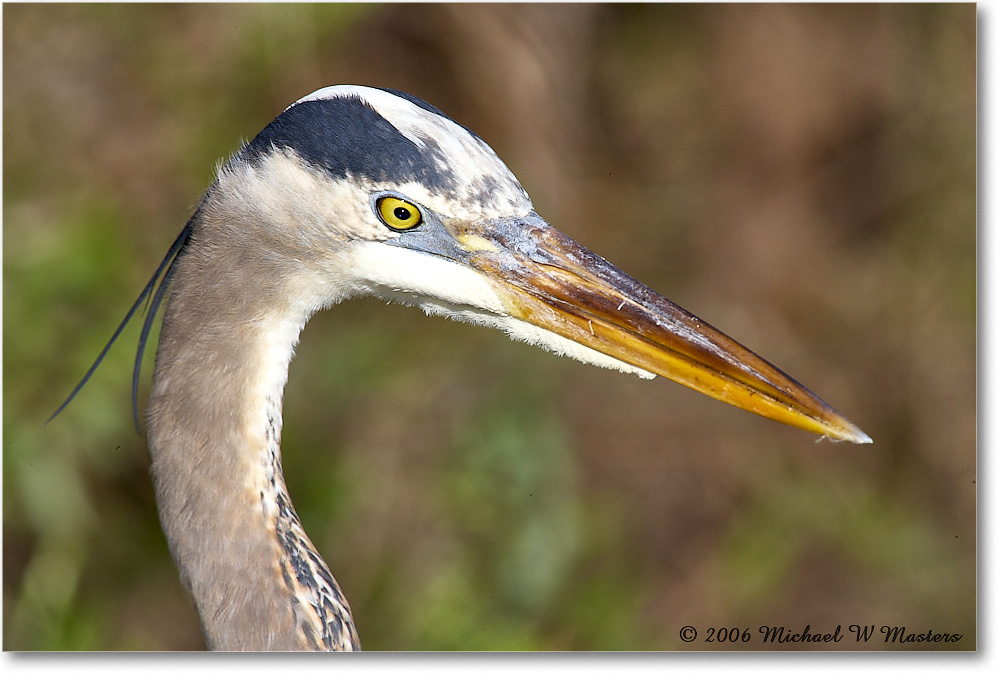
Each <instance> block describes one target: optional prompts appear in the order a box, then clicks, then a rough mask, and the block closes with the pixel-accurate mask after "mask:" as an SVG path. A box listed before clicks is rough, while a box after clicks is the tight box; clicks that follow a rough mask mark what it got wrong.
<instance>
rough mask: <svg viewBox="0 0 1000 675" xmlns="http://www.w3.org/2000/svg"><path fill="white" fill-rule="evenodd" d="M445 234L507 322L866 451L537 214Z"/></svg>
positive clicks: (764, 365) (849, 428) (759, 362)
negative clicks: (492, 292) (498, 302)
mask: <svg viewBox="0 0 1000 675" xmlns="http://www.w3.org/2000/svg"><path fill="white" fill-rule="evenodd" d="M448 229H449V230H451V234H452V236H453V237H454V238H455V241H456V242H458V243H459V245H460V246H461V247H462V248H463V249H465V251H466V252H467V253H468V257H467V258H466V263H467V264H469V265H470V266H472V267H473V268H475V269H478V270H479V271H480V272H482V273H483V274H485V275H486V276H487V278H489V279H490V281H491V283H492V284H493V285H494V287H495V289H496V291H497V292H498V294H499V295H500V297H501V299H502V300H503V302H504V303H505V305H506V307H507V309H508V311H509V312H510V314H511V315H512V316H514V317H516V318H518V319H521V320H523V321H526V322H528V323H531V324H534V325H536V326H539V327H541V328H544V329H546V330H549V331H552V332H553V333H556V334H558V335H560V336H562V337H564V338H567V339H570V340H573V341H574V342H578V343H580V344H583V345H586V346H587V347H590V348H592V349H594V350H596V351H598V352H601V353H603V354H606V355H608V356H611V357H613V358H615V359H618V360H620V361H624V362H625V363H628V364H630V365H632V366H635V367H637V368H641V369H643V370H647V371H649V372H651V373H655V374H657V375H662V376H664V377H667V378H670V379H671V380H674V381H675V382H679V383H680V384H683V385H685V386H687V387H690V388H692V389H694V390H696V391H700V392H701V393H703V394H706V395H708V396H711V397H712V398H716V399H718V400H720V401H724V402H726V403H729V404H731V405H734V406H736V407H738V408H743V409H744V410H749V411H751V412H754V413H757V414H758V415H762V416H764V417H768V418H770V419H773V420H777V421H779V422H783V423H785V424H789V425H792V426H795V427H799V428H802V429H806V430H807V431H811V432H813V433H816V434H820V435H822V436H825V437H827V438H830V439H834V440H845V441H851V442H853V443H871V442H872V441H871V438H870V437H869V436H868V435H867V434H866V433H865V432H863V431H862V430H861V429H859V428H858V427H857V426H855V425H854V424H852V423H851V422H850V421H848V420H847V419H846V418H845V417H843V416H842V415H840V414H839V413H838V412H837V411H836V410H834V409H833V408H832V407H831V406H830V405H828V404H827V403H826V402H825V401H823V400H822V399H820V398H819V397H818V396H816V395H815V394H813V393H812V392H811V391H809V390H808V389H806V388H805V387H803V386H802V385H801V384H799V383H798V382H796V381H795V380H793V379H792V378H791V377H789V376H788V375H786V374H785V373H783V372H782V371H780V370H779V369H778V368H776V367H774V366H773V365H771V364H770V363H768V362H767V361H765V360H764V359H762V358H761V357H759V356H757V355H756V354H755V353H753V352H752V351H750V350H749V349H747V348H746V347H744V346H743V345H741V344H739V343H738V342H736V341H735V340H733V339H732V338H730V337H728V336H727V335H725V334H724V333H722V332H720V331H719V330H717V329H715V328H713V327H712V326H710V325H709V324H707V323H705V322H704V321H702V320H701V319H699V318H698V317H696V316H694V315H692V314H690V313H689V312H687V311H686V310H684V309H682V308H681V307H678V306H677V305H675V304H674V303H672V302H670V301H669V300H667V299H666V298H664V297H662V296H660V295H659V294H657V293H656V292H654V291H653V290H651V289H649V288H648V287H646V286H644V285H642V284H641V283H639V282H638V281H636V280H635V279H632V278H631V277H629V276H628V275H626V274H625V273H623V272H622V271H621V270H619V269H618V268H616V267H614V266H613V265H611V264H610V263H608V262H607V261H606V260H604V259H603V258H601V257H600V256H598V255H595V254H594V253H591V252H590V251H588V250H587V249H586V248H584V247H583V246H581V245H580V244H578V243H576V242H575V241H573V240H572V239H570V238H569V237H567V236H565V235H564V234H562V233H560V232H559V231H557V230H555V229H554V228H552V227H550V226H549V225H548V224H546V223H545V221H543V220H542V219H540V218H538V217H537V216H535V215H534V214H532V215H531V216H529V218H527V219H519V222H517V223H506V224H505V223H500V224H498V223H497V222H495V221H494V222H492V223H484V224H482V225H468V224H466V225H464V226H462V227H461V228H460V229H459V231H455V226H454V225H453V226H452V227H449V228H448ZM470 244H471V245H470Z"/></svg>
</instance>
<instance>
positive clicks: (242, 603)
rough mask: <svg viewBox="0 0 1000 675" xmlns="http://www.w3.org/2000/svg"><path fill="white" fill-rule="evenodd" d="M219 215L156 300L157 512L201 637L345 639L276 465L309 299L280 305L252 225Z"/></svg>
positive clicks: (348, 641) (252, 645)
mask: <svg viewBox="0 0 1000 675" xmlns="http://www.w3.org/2000/svg"><path fill="white" fill-rule="evenodd" d="M212 199H213V196H212V194H211V193H210V194H209V196H208V197H206V200H207V201H210V200H212ZM209 206H211V204H209ZM226 215H227V214H225V213H220V212H219V209H218V208H215V209H213V208H203V209H202V215H201V216H200V218H199V220H198V222H196V223H195V226H194V230H193V232H192V239H191V241H190V242H189V244H188V246H187V248H186V250H184V251H183V252H182V253H181V255H180V257H179V258H178V260H177V262H176V264H175V268H174V276H173V279H172V282H171V290H170V293H171V295H170V299H169V300H168V303H167V306H166V309H165V313H164V319H163V328H162V330H161V333H160V341H159V347H158V349H157V357H156V369H155V374H154V378H153V390H152V394H151V397H150V405H149V411H148V436H149V450H150V455H151V457H152V472H153V477H154V481H155V484H156V494H157V504H158V506H159V511H160V519H161V521H162V523H163V529H164V532H165V533H166V536H167V541H168V543H169V545H170V550H171V553H172V555H173V557H174V559H175V561H176V563H177V565H178V567H179V568H180V572H181V577H182V579H183V581H184V583H185V584H186V585H187V586H188V588H189V589H190V591H191V593H192V595H193V597H194V600H195V604H196V605H197V607H198V612H199V615H200V616H201V621H202V625H203V627H204V630H205V635H206V639H207V641H208V644H209V646H210V647H211V648H214V649H224V650H297V649H356V648H358V637H357V633H356V632H355V629H354V624H353V621H352V619H351V614H350V608H349V606H348V604H347V600H346V599H345V598H344V596H343V594H342V593H341V591H340V588H339V587H338V586H337V583H336V581H334V579H333V577H332V575H331V574H330V571H329V569H328V568H327V566H326V563H324V562H323V560H322V558H320V556H319V554H318V553H317V552H316V549H315V548H314V547H313V545H312V543H311V542H310V541H309V538H308V537H307V536H306V534H305V532H304V531H303V529H302V525H301V523H300V522H299V518H298V516H297V515H296V513H295V510H294V508H293V507H292V502H291V499H290V498H289V496H288V493H287V491H286V489H285V482H284V478H283V476H282V472H281V450H280V439H281V404H282V396H283V391H284V385H285V381H286V379H287V374H288V363H289V361H290V359H291V357H292V352H293V349H294V346H295V343H296V342H297V340H298V335H299V332H300V331H301V329H302V326H303V325H304V324H305V322H306V320H307V319H308V318H309V317H308V315H309V313H310V312H311V311H312V310H311V309H303V308H296V307H293V306H290V305H289V304H288V302H289V301H288V300H287V297H288V294H287V293H286V292H285V291H286V290H287V289H284V288H282V284H283V283H284V281H283V278H284V277H283V276H282V275H281V274H279V273H278V270H277V269H269V268H268V265H275V264H276V263H275V262H274V261H273V260H270V261H269V260H268V258H267V257H266V256H261V255H260V254H259V252H258V251H259V250H260V248H259V247H258V246H256V245H255V244H256V243H257V242H254V240H253V239H254V237H253V228H249V229H247V230H243V231H237V230H236V229H235V228H234V222H235V223H236V224H239V223H238V218H236V216H238V215H239V214H228V216H230V217H225V216H226Z"/></svg>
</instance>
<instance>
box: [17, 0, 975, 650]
mask: <svg viewBox="0 0 1000 675" xmlns="http://www.w3.org/2000/svg"><path fill="white" fill-rule="evenodd" d="M3 32H4V35H3V49H4V53H3V97H4V98H3V101H4V111H3V114H4V119H3V123H4V126H3V131H4V137H3V155H4V158H3V159H4V173H3V179H4V184H3V190H4V193H3V194H4V199H3V201H4V211H3V247H4V250H3V255H4V260H3V262H4V278H3V282H4V298H3V301H4V302H3V305H4V306H3V312H4V314H3V318H4V335H3V338H4V346H3V349H4V354H3V356H4V372H3V391H4V396H3V413H4V415H3V436H4V437H3V443H4V444H3V462H4V464H3V469H4V504H3V506H4V529H3V555H4V565H3V570H4V572H3V573H4V579H3V612H4V644H3V647H4V649H152V650H157V649H199V648H202V647H203V642H202V638H201V635H200V630H199V625H198V621H197V617H196V615H195V613H194V611H193V608H192V605H191V602H190V600H189V599H188V597H187V595H186V594H185V593H184V592H183V590H182V589H181V587H180V585H179V583H178V581H177V577H176V572H175V570H174V568H173V565H172V562H171V561H170V558H169V555H168V552H167V549H166V545H165V543H164V541H163V538H162V535H161V533H160V530H159V526H158V523H157V520H156V512H155V506H154V503H153V499H152V489H151V486H150V483H149V477H148V474H147V465H148V459H147V455H146V451H145V448H144V444H143V441H142V439H141V437H140V436H138V435H137V434H136V432H135V430H134V429H133V428H132V426H131V414H130V409H129V406H130V402H129V381H130V376H129V374H130V364H131V358H132V356H133V353H134V351H133V350H134V344H135V340H136V337H137V334H138V331H137V329H136V327H134V326H133V327H132V329H131V330H130V331H128V332H127V333H126V334H125V335H124V336H123V339H122V341H121V343H120V344H118V345H117V346H116V348H115V349H114V350H113V351H112V352H111V355H110V357H109V359H108V361H106V363H105V365H104V366H103V367H102V369H101V370H100V371H99V372H98V374H97V375H96V376H95V378H94V379H93V380H92V381H91V382H90V384H89V385H88V386H87V388H86V389H84V390H83V392H82V393H81V395H80V396H79V397H78V399H77V400H76V401H75V402H74V403H73V405H72V406H71V407H70V408H69V409H67V410H66V412H65V413H64V414H63V415H62V416H60V417H59V418H57V419H56V420H55V421H54V422H53V423H51V424H49V425H48V426H46V427H44V428H43V427H42V426H41V425H42V422H43V421H44V420H45V419H46V417H48V415H49V414H50V413H51V412H52V410H54V409H55V407H56V406H57V405H58V404H59V402H60V401H61V400H62V398H63V397H64V396H65V395H66V394H67V393H68V392H69V391H70V389H71V388H72V386H73V384H74V383H75V381H76V380H77V379H79V377H80V376H81V375H82V374H83V372H84V371H85V370H86V368H87V366H88V365H89V363H90V362H91V360H92V359H93V358H94V356H96V354H97V352H98V351H99V350H100V347H101V346H102V344H103V343H104V341H105V340H106V339H107V337H108V336H109V335H110V333H111V331H112V329H113V328H114V326H115V325H116V324H117V321H118V320H119V318H120V317H121V316H122V315H123V314H124V312H125V310H126V309H127V308H128V306H129V304H130V303H131V302H132V300H133V298H134V297H135V296H136V295H137V294H138V292H139V290H140V288H141V287H142V285H143V284H144V283H145V281H146V279H147V278H148V276H149V275H150V274H151V273H152V271H153V269H154V268H155V267H156V264H157V263H158V261H159V259H160V258H161V256H162V254H163V253H164V252H165V251H166V249H167V247H168V246H169V244H170V242H171V241H172V240H173V238H174V236H175V235H176V233H177V232H178V231H179V230H180V228H181V227H182V226H183V224H184V222H185V220H186V218H187V217H188V216H189V214H190V212H191V210H192V208H193V206H194V205H195V204H196V203H197V200H198V198H199V194H200V192H201V190H202V189H204V187H205V186H207V185H208V183H209V182H210V181H211V179H212V172H213V169H214V167H215V164H216V162H217V161H218V160H219V159H220V158H222V157H224V156H226V155H227V154H228V153H231V152H232V151H233V150H235V149H236V148H237V147H238V145H239V143H240V141H241V139H249V138H251V137H253V135H254V134H255V133H256V132H257V131H258V130H260V129H261V128H262V127H263V126H264V125H265V124H266V123H267V122H269V121H270V120H271V119H272V118H273V117H274V116H275V115H277V114H278V113H279V112H280V111H281V110H282V109H283V108H284V107H285V106H286V105H288V104H289V103H290V102H292V101H294V100H295V99H297V98H299V97H300V96H302V95H304V94H307V93H309V92H311V91H313V90H315V89H317V88H319V87H321V86H324V85H328V84H335V83H363V84H371V85H376V86H386V87H393V88H399V89H403V90H406V91H409V92H411V93H413V94H416V95H418V96H420V97H422V98H424V99H426V100H428V101H430V102H431V103H433V104H434V105H436V106H438V107H439V108H441V109H442V110H444V111H445V112H447V113H448V114H449V115H450V116H452V117H453V118H454V119H456V120H458V121H459V122H461V123H463V124H465V125H467V126H469V127H470V128H472V129H474V130H475V131H476V132H477V133H478V134H480V135H481V136H482V137H483V138H484V139H486V140H487V142H489V143H490V144H491V145H492V146H493V147H494V148H495V149H496V150H497V152H498V153H499V154H500V156H501V157H502V158H504V159H505V161H506V162H507V163H508V165H509V166H510V167H511V168H512V170H513V171H514V172H515V173H516V174H517V175H518V176H519V178H520V179H521V182H522V183H523V185H524V186H525V187H526V189H527V190H528V191H529V193H530V194H531V195H532V197H533V199H534V202H535V206H536V208H537V210H538V212H539V213H540V214H542V215H543V216H544V217H546V218H547V219H548V220H549V221H550V222H552V223H553V224H554V225H556V226H557V227H559V228H560V229H562V230H563V231H565V232H567V233H568V234H570V235H571V236H573V237H574V238H576V239H577V240H579V241H581V242H583V243H584V244H585V245H587V246H588V247H590V248H592V249H593V250H595V251H597V252H599V253H601V254H603V255H604V256H605V257H607V258H608V259H610V260H611V261H613V262H614V263H616V264H617V265H619V266H620V267H621V268H623V269H624V270H626V271H628V272H629V273H630V274H632V275H633V276H635V277H637V278H639V279H641V280H643V281H644V282H646V283H647V284H649V285H650V286H652V287H653V288H655V289H658V290H660V291H662V292H663V293H664V294H665V295H667V296H668V297H670V298H671V299H673V300H675V301H676V302H678V303H680V304H681V305H683V306H684V307H686V308H688V309H690V310H691V311H693V312H695V313H696V314H698V315H700V316H701V317H703V318H704V319H706V320H708V321H710V322H711V323H713V324H715V325H716V326H718V327H720V328H721V329H723V330H725V331H726V332H727V333H729V334H731V335H733V336H734V337H736V338H737V339H739V340H740V341H741V342H743V343H744V344H746V345H748V346H750V347H751V348H753V349H755V350H756V351H758V352H760V353H761V354H762V355H763V356H765V357H766V358H768V359H770V360H773V361H774V362H775V363H777V364H778V365H779V366H781V367H782V368H783V369H785V370H787V371H788V372H789V373H791V374H792V375H793V376H795V377H796V378H798V379H800V380H802V381H803V382H805V383H806V384H807V385H808V386H810V388H812V389H814V390H815V391H816V392H818V393H819V394H820V395H821V396H823V397H824V398H825V399H827V400H829V401H830V402H831V403H832V404H833V405H835V406H836V407H837V408H839V409H840V410H841V412H843V413H844V414H846V415H847V416H848V417H850V418H851V419H853V420H854V421H855V422H857V423H858V424H859V425H860V426H861V427H862V428H864V429H865V430H866V431H867V432H868V433H870V434H871V435H872V436H873V437H874V439H875V444H874V445H872V446H866V447H855V446H848V445H845V444H839V445H834V444H831V443H828V442H816V441H815V439H814V438H813V437H811V436H810V435H808V434H806V433H804V432H800V431H796V430H792V429H788V428H784V427H782V426H780V425H778V424H775V423H772V422H769V421H766V420H762V419H759V418H756V417H754V416H752V415H750V414H747V413H744V412H741V411H738V410H735V409H733V408H730V407H728V406H724V405H721V404H718V403H716V402H714V401H711V400H709V399H707V398H704V397H701V396H698V395H696V394H694V393H692V392H689V391H688V390H686V389H683V388H681V387H679V386H677V385H674V384H672V383H669V382H666V381H663V380H656V381H653V382H645V381H641V380H639V379H637V378H631V377H627V376H623V375H619V374H615V373H611V372H607V371H602V370H598V369H594V368H590V367H586V366H583V365H580V364H576V363H573V362H569V361H564V360H560V359H557V358H555V357H553V356H551V355H548V354H545V353H543V352H540V351H537V350H533V349H532V348H530V347H527V346H524V345H519V344H512V343H509V342H508V341H507V340H506V339H504V338H503V336H501V335H499V334H494V333H492V332H489V331H485V330H482V329H479V328H473V327H468V326H463V325H458V324H452V323H450V322H447V321H444V320H441V319H427V318H425V317H424V316H422V315H421V314H420V313H419V312H418V311H415V310H412V309H404V308H400V307H386V306H384V305H383V304H381V303H379V302H375V301H358V302H353V303H350V304H347V305H344V306H341V307H337V308H335V309H334V310H333V311H332V312H328V313H326V314H324V315H321V316H319V317H317V318H316V319H314V321H313V322H312V323H311V324H310V325H309V327H308V328H307V330H306V331H305V333H304V334H303V340H302V344H301V347H300V350H299V354H298V356H297V357H296V360H295V361H294V362H293V364H292V372H291V374H290V381H289V385H288V389H287V392H286V402H285V413H286V420H285V438H284V449H285V459H284V465H285V470H286V473H287V479H288V484H289V488H290V491H291V494H292V495H293V497H294V499H295V503H296V505H297V507H298V510H299V513H300V515H301V517H302V520H303V522H304V524H305V526H306V529H307V530H308V531H309V533H310V535H311V536H312V538H313V540H314V541H315V542H316V544H317V546H318V548H319V549H320V550H321V551H322V552H323V554H324V555H325V556H326V558H327V560H328V561H329V563H330V566H331V568H332V570H333V571H334V574H335V575H336V576H337V578H338V579H339V581H340V583H341V585H342V586H343V588H344V590H345V592H346V593H347V595H348V597H349V598H350V601H351V604H352V606H353V609H354V613H355V616H356V619H357V623H358V628H359V632H360V634H361V639H362V645H363V646H364V647H365V648H367V649H527V650H535V649H543V650H551V649H560V650H562V649H570V650H575V649H613V650H617V649H668V650H672V649H677V650H683V649H710V650H714V649H731V648H751V649H757V648H761V645H760V641H759V640H758V639H757V638H756V636H755V639H754V640H753V641H752V642H751V643H749V644H737V645H729V644H706V643H705V642H702V641H701V640H700V639H699V640H698V641H696V642H694V643H691V644H686V643H684V642H682V641H681V640H680V639H679V636H678V632H679V630H680V628H681V627H682V626H684V625H692V626H695V627H697V628H698V629H699V630H700V631H701V634H702V636H704V635H705V634H706V633H705V632H706V630H707V629H708V628H709V627H722V628H729V627H739V628H746V627H749V628H751V629H752V630H756V627H757V626H759V625H762V624H775V625H784V626H787V627H789V628H792V629H795V630H801V629H802V628H803V627H804V626H805V624H810V626H811V627H812V630H813V631H814V632H825V631H830V630H833V629H834V628H835V627H836V625H837V624H842V625H843V627H844V628H843V629H844V630H845V631H846V628H847V625H848V624H851V623H860V624H876V626H881V625H882V624H889V625H901V626H906V627H907V628H908V629H909V630H911V631H916V632H925V631H927V630H929V629H930V630H934V631H939V632H951V633H962V634H964V637H963V638H962V640H961V641H959V642H957V643H954V644H943V643H936V644H933V645H932V646H933V647H935V648H943V649H953V648H954V649H972V648H975V646H976V511H975V507H976V371H975V365H976V360H975V348H976V333H975V326H976V286H975V280H976V257H975V252H976V248H975V247H976V10H975V6H974V5H919V6H908V5H886V6H882V5H877V6H873V5H861V6H858V5H845V6H829V5H815V6H798V5H781V6H772V5H763V6H727V5H721V6H720V5H711V6H686V5H668V6H661V5H656V6H650V5H641V6H634V5H615V6H604V5H585V6H580V5H558V6H553V5H518V6H508V5H488V6H468V5H434V6H421V5H407V6H396V5H378V6H352V5H332V6H331V5H324V6H271V5H253V6H245V5H169V6H168V5H163V6H160V5H143V6H116V5H97V6H94V5H87V6H74V5H6V6H4V7H3ZM148 373H149V364H147V369H146V371H145V373H144V378H143V387H144V388H143V390H142V391H143V394H142V396H145V391H146V390H145V387H146V386H148ZM823 647H824V645H821V646H820V647H819V648H823ZM825 647H827V648H829V647H838V648H842V649H843V648H852V649H853V648H865V649H885V648H887V645H885V644H884V643H883V642H881V640H880V639H879V636H878V635H876V639H875V640H873V641H872V643H870V644H867V645H860V646H858V645H855V644H853V639H852V638H851V637H848V639H846V640H845V641H844V642H841V643H839V644H836V645H829V644H828V645H825ZM916 647H919V646H918V645H910V646H908V647H906V648H916ZM924 647H925V648H926V647H927V645H924ZM888 648H899V646H896V647H893V646H892V645H889V646H888Z"/></svg>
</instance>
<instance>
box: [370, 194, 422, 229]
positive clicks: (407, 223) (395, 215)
mask: <svg viewBox="0 0 1000 675" xmlns="http://www.w3.org/2000/svg"><path fill="white" fill-rule="evenodd" d="M375 208H376V210H377V211H378V216H379V218H381V219H382V222H383V223H385V224H386V225H388V226H389V227H390V228H391V229H393V230H412V229H413V228H415V227H416V226H417V225H419V224H420V222H421V221H422V220H423V216H421V215H420V209H418V208H417V207H416V206H414V205H413V204H411V203H410V202H408V201H405V200H402V199H399V198H398V197H382V198H380V199H379V200H378V201H377V202H375Z"/></svg>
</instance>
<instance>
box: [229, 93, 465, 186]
mask: <svg viewBox="0 0 1000 675" xmlns="http://www.w3.org/2000/svg"><path fill="white" fill-rule="evenodd" d="M437 114H441V113H440V111H437ZM275 148H288V149H289V150H292V151H294V152H295V153H296V154H297V155H298V156H299V157H301V158H302V159H303V160H305V161H306V162H308V163H309V164H311V165H312V166H315V167H316V168H318V169H322V170H324V171H326V172H327V173H329V174H330V175H331V176H333V177H334V178H345V177H347V176H349V175H350V176H365V177H368V178H371V179H373V180H379V181H387V182H392V183H397V184H399V183H405V182H407V181H416V182H419V183H422V184H423V185H426V186H427V187H428V188H430V189H435V190H438V191H441V192H444V191H447V190H453V189H455V188H456V186H457V185H458V183H459V181H458V178H457V177H456V176H455V175H454V174H453V173H452V172H451V171H449V170H448V169H447V168H444V167H446V166H447V158H446V157H445V156H444V153H443V152H442V151H441V149H440V148H439V147H438V146H437V144H435V143H434V142H433V141H431V140H430V139H427V144H426V146H424V147H423V148H420V147H418V146H417V145H416V144H415V143H414V142H413V141H411V140H410V139H409V138H407V137H406V136H404V135H403V134H401V133H400V132H399V130H398V129H397V128H396V127H394V126H393V125H392V124H391V123H389V121H388V120H386V119H385V118H384V117H382V116H381V115H380V114H379V113H378V111H376V110H375V108H373V107H372V106H370V105H369V104H368V103H366V102H365V101H363V100H362V99H360V98H358V97H356V96H347V97H337V98H329V99H318V100H312V101H303V102H302V103H296V104H295V105H293V106H292V107H291V108H289V109H287V110H286V111H285V112H283V113H281V114H280V115H278V117H276V118H275V119H274V121H272V122H271V123H270V124H268V125H267V126H266V127H264V129H263V130H262V131H261V132H260V133H259V134H257V136H256V137H255V138H254V139H253V140H252V141H250V143H249V144H247V146H246V147H245V148H243V150H242V151H241V152H240V153H239V154H238V155H236V157H235V158H234V159H236V160H239V159H243V160H246V161H250V162H257V161H259V160H260V159H262V158H263V157H266V156H267V155H269V154H270V153H272V152H273V151H274V149H275Z"/></svg>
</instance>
